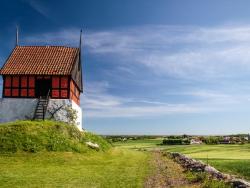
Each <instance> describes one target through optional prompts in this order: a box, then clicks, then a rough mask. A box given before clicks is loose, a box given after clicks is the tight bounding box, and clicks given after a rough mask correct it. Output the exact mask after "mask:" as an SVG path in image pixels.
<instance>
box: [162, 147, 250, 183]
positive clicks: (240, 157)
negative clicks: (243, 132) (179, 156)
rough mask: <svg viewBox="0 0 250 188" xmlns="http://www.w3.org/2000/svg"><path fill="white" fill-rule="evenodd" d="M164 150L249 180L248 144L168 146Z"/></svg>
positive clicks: (249, 157) (249, 155) (249, 148)
mask: <svg viewBox="0 0 250 188" xmlns="http://www.w3.org/2000/svg"><path fill="white" fill-rule="evenodd" d="M166 150H167V151H171V152H181V153H184V154H186V155H188V156H190V157H193V158H196V159H199V160H202V161H204V162H205V163H207V162H208V163H209V164H210V165H212V166H214V167H215V168H217V169H218V170H220V171H223V172H227V173H231V174H235V175H239V176H242V177H244V178H246V179H248V180H250V144H245V145H195V146H194V145H189V146H168V147H166Z"/></svg>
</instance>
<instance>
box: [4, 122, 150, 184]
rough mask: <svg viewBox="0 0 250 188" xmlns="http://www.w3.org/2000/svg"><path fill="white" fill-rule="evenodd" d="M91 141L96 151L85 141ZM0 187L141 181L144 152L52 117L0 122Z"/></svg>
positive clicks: (145, 169)
mask: <svg viewBox="0 0 250 188" xmlns="http://www.w3.org/2000/svg"><path fill="white" fill-rule="evenodd" d="M86 141H91V142H93V143H97V144H98V145H99V146H100V150H98V151H96V150H93V149H90V148H88V147H87V146H86V144H85V142H86ZM0 151H1V152H0V187H6V188H7V187H84V188H85V187H86V188H88V187H107V188H110V187H111V188H112V187H143V184H144V180H145V178H146V177H147V175H148V174H149V172H150V167H149V165H148V163H149V158H150V154H149V153H146V152H139V151H133V150H126V149H118V148H114V147H111V146H110V144H109V143H108V142H107V141H106V140H105V139H103V138H102V137H100V136H96V135H94V134H91V133H83V132H80V131H79V130H78V129H77V128H75V127H74V126H70V125H67V124H64V123H60V122H52V121H44V122H43V121H18V122H11V123H7V124H0Z"/></svg>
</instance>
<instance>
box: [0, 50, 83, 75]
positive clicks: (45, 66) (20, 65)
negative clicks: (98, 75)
mask: <svg viewBox="0 0 250 188" xmlns="http://www.w3.org/2000/svg"><path fill="white" fill-rule="evenodd" d="M78 53H79V48H71V47H63V46H16V47H15V48H14V50H13V51H12V53H11V55H10V57H9V58H8V60H7V61H6V63H5V64H4V66H3V67H2V69H1V70H0V74H2V75H13V74H14V75H21V74H22V75H25V74H32V75H71V70H72V68H73V66H74V63H75V61H76V57H77V55H78Z"/></svg>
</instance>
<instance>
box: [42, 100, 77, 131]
mask: <svg viewBox="0 0 250 188" xmlns="http://www.w3.org/2000/svg"><path fill="white" fill-rule="evenodd" d="M60 107H62V108H60ZM66 107H70V108H72V109H74V110H76V112H77V120H76V126H77V128H78V129H79V130H81V131H82V109H81V108H80V106H78V105H77V104H76V103H75V102H74V101H72V100H71V99H50V101H49V105H48V108H47V113H46V117H47V118H51V112H52V113H53V112H54V111H55V110H56V109H58V108H60V110H58V111H57V112H56V113H55V114H54V119H55V120H56V121H63V122H68V119H67V111H66V110H65V108H66Z"/></svg>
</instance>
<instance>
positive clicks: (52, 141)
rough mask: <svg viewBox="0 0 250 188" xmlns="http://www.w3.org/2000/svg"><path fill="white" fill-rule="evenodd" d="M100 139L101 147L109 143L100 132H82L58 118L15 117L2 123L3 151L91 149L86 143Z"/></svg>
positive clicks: (0, 149) (0, 142)
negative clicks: (36, 119) (18, 118)
mask: <svg viewBox="0 0 250 188" xmlns="http://www.w3.org/2000/svg"><path fill="white" fill-rule="evenodd" d="M87 141H90V142H93V143H97V144H98V145H99V146H100V150H102V151H104V150H107V149H108V148H110V144H109V143H108V142H107V141H106V140H105V139H103V138H102V137H100V136H97V135H94V134H92V133H88V132H81V131H79V130H78V129H77V128H76V127H75V126H73V125H67V124H65V123H62V122H55V121H16V122H10V123H5V124H0V152H18V151H25V152H39V151H73V152H79V153H84V152H88V151H90V150H91V149H90V148H89V147H88V146H87V145H86V144H85V142H87Z"/></svg>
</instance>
